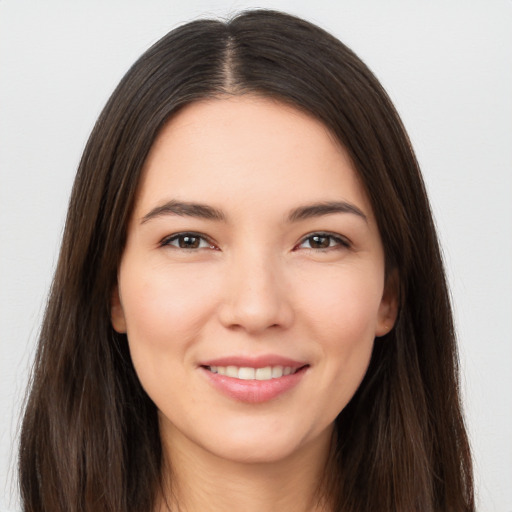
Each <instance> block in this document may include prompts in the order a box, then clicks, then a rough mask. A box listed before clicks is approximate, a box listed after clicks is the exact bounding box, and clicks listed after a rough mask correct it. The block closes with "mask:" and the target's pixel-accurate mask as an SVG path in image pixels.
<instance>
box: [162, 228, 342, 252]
mask: <svg viewBox="0 0 512 512" xmlns="http://www.w3.org/2000/svg"><path fill="white" fill-rule="evenodd" d="M186 238H191V239H194V240H198V241H199V245H198V246H197V247H180V246H179V245H174V244H172V242H176V241H177V242H178V244H179V243H180V239H186ZM315 238H319V239H328V243H329V245H328V246H327V247H305V249H308V250H311V251H328V250H335V249H337V248H338V249H339V248H340V247H341V248H347V249H348V248H350V247H351V244H350V242H349V241H348V240H347V239H346V238H344V237H341V236H339V235H335V234H333V233H325V232H316V233H311V234H308V235H307V236H305V237H304V238H302V240H301V241H300V242H299V243H298V244H297V245H296V246H295V247H294V248H293V250H294V251H295V250H297V249H299V248H300V247H301V246H302V245H303V244H305V243H306V242H308V241H309V243H310V244H311V243H312V241H313V240H314V239H315ZM332 242H334V244H333V243H332ZM201 244H203V245H202V246H201ZM160 246H161V247H166V246H171V247H174V248H176V249H181V250H184V251H190V250H197V249H214V250H217V249H218V248H217V246H216V245H215V244H213V243H212V242H211V241H210V240H209V239H208V238H207V237H206V236H205V235H202V234H201V233H195V232H184V233H175V234H173V235H170V236H167V237H165V238H163V239H162V240H161V242H160Z"/></svg>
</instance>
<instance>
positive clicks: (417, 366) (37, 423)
mask: <svg viewBox="0 0 512 512" xmlns="http://www.w3.org/2000/svg"><path fill="white" fill-rule="evenodd" d="M245 93H252V94H259V95H263V96H266V97H272V98H275V99H277V100H279V101H282V102H286V103H287V104H290V105H292V106H294V107H295V108H298V109H301V110H303V111H305V112H308V113H310V114H311V115H313V116H315V117H316V118H317V119H319V120H321V121H322V122H323V123H324V124H325V125H326V126H327V127H328V128H329V129H330V131H331V132H332V133H333V134H334V135H335V136H336V137H337V138H338V140H339V141H340V143H341V144H342V145H343V146H344V147H345V148H346V149H347V150H348V152H349V153H350V155H351V157H352V159H353V162H354V164H355V167H356V170H357V171H358V173H359V176H360V178H361V181H362V183H363V185H364V187H365V188H366V191H367V194H368V197H369V198H370V201H371V204H372V207H373V210H374V213H375V217H376V219H377V221H378V226H379V230H380V234H381V237H382V241H383V245H384V250H385V256H386V267H387V269H388V271H389V270H391V269H395V270H394V271H395V272H396V273H397V275H398V279H399V283H400V284H399V288H400V312H399V317H398V320H397V323H396V325H395V328H394V329H393V330H392V331H391V332H390V333H389V334H387V335H386V336H384V337H383V338H380V339H379V340H376V342H375V347H374V352H373V355H372V359H371V362H370V366H369V369H368V372H367V374H366V377H365V379H364V380H363V382H362V384H361V386H360V388H359V390H358V391H357V393H356V394H355V396H354V397H353V399H352V400H351V402H350V403H349V404H348V406H347V407H346V408H345V409H344V410H343V411H342V412H341V414H340V415H339V417H338V418H337V420H336V427H337V428H336V429H335V438H334V439H333V445H332V452H331V458H330V462H329V466H328V468H326V475H327V480H326V482H325V484H326V488H327V490H328V493H329V496H330V499H331V502H332V503H333V510H335V511H337V512H338V511H339V512H342V511H343V512H355V511H359V512H363V511H364V512H369V511H381V512H382V511H399V512H411V511H415V512H420V511H421V512H427V511H430V512H434V511H435V512H441V511H452V512H455V511H472V510H474V500H473V482H472V469H471V459H470V452H469V446H468V440H467V436H466V432H465V427H464V422H463V417H462V414H461V405H460V396H459V389H458V368H457V352H456V344H455V337H454V331H453V322H452V315H451V309H450V301H449V295H448V291H447V286H446V281H445V275H444V270H443V264H442V259H441V256H440V251H439V246H438V241H437V238H436V233H435V229H434V224H433V221H432V216H431V212H430V208H429V203H428V199H427V196H426V193H425V188H424V185H423V182H422V178H421V175H420V171H419V168H418V164H417V161H416V159H415V156H414V153H413V151H412V148H411V145H410V143H409V140H408V137H407V135H406V133H405V130H404V128H403V126H402V124H401V122H400V119H399V117H398V115H397V113H396V111H395V110H394V108H393V106H392V104H391V102H390V100H389V98H388V96H387V95H386V93H385V92H384V90H383V89H382V87H381V85H380V84H379V82H378V81H377V80H376V79H375V77H374V76H373V75H372V73H371V72H370V71H369V70H368V68H367V67H366V66H365V65H364V64H363V63H362V62H361V60H360V59H359V58H358V57H357V56H356V55H354V53H353V52H352V51H351V50H349V49H348V48H347V47H346V46H344V45H343V44H342V43H341V42H339V41H338V40H337V39H335V38H334V37H333V36H331V35H330V34H328V33H326V32H325V31H323V30H322V29H320V28H318V27H316V26H314V25H312V24H310V23H308V22H305V21H303V20H300V19H298V18H295V17H292V16H289V15H286V14H283V13H279V12H274V11H265V10H257V11H250V12H246V13H242V14H240V15H238V16H236V17H234V18H233V19H231V20H230V21H228V22H221V21H214V20H200V21H194V22H192V23H189V24H187V25H184V26H182V27H179V28H177V29H176V30H173V31H172V32H170V33H169V34H168V35H166V36H165V37H164V38H162V39H161V40H160V41H159V42H157V43H156V44H155V45H154V46H153V47H151V48H150V49H149V50H148V51H147V52H146V53H145V54H144V55H143V56H142V57H141V58H140V59H139V60H138V61H137V62H136V63H135V64H134V65H133V67H132V68H131V69H130V70H129V71H128V73H127V74H126V75H125V77H124V78H123V80H122V81H121V83H120V84H119V86H118V87H117V89H116V90H115V91H114V93H113V95H112V97H111V98H110V100H109V101H108V103H107V105H106V107H105V109H104V110H103V112H102V114H101V116H100V118H99V119H98V121H97V124H96V126H95V127H94V130H93V132H92V134H91V136H90V139H89V141H88V144H87V146H86V149H85V151H84V154H83V157H82V160H81V162H80V166H79V169H78V173H77V176H76V181H75V184H74V187H73V192H72V196H71V200H70V205H69V211H68V217H67V221H66V227H65V232H64V237H63V242H62V249H61V253H60V257H59V262H58V266H57V270H56V274H55V278H54V282H53V285H52V289H51V293H50V297H49V302H48V306H47V310H46V314H45V319H44V323H43V326H42V330H41V335H40V339H39V346H38V351H37V355H36V360H35V365H34V370H33V376H32V381H31V390H30V394H29V396H28V401H27V406H26V411H25V416H24V420H23V425H22V431H21V444H20V456H19V475H20V488H21V496H22V501H23V504H24V510H25V511H26V512H32V511H34V512H36V511H37V512H43V511H44V512H128V511H129V510H130V511H133V510H135V511H137V512H151V511H152V510H153V508H154V506H155V498H156V495H157V493H158V491H159V486H160V485H161V481H160V479H161V469H162V448H161V444H160V438H159V431H158V422H157V414H156V408H155V405H154V404H153V403H152V402H151V400H150V399H149V398H148V396H147V395H146V393H145V392H144V391H143V389H142V387H141V385H140V383H139V381H138V379H137V376H136V374H135V371H134V368H133V365H132V363H131V360H130V356H129V352H128V346H127V340H126V336H125V335H122V334H118V333H116V332H115V331H114V330H113V329H112V326H111V324H110V297H111V293H112V290H113V288H114V287H115V285H116V275H117V269H118V265H119V262H120V259H121V255H122V252H123V248H124V244H125V238H126V229H127V221H128V218H129V216H130V214H131V211H132V208H133V203H134V196H135V193H136V190H137V186H138V182H139V178H140V174H141V169H142V167H143V164H144V161H145V159H146V156H147V154H148V151H149V149H150V147H151V145H152V143H153V141H154V140H155V138H156V136H157V134H158V133H159V131H160V129H161V128H162V126H163V125H164V124H165V123H166V121H168V120H169V118H170V116H172V115H173V114H174V113H175V112H177V110H178V109H180V107H182V106H184V105H186V104H188V103H190V102H193V101H197V100H199V99H204V98H208V97H214V96H219V95H225V94H236V95H240V94H245Z"/></svg>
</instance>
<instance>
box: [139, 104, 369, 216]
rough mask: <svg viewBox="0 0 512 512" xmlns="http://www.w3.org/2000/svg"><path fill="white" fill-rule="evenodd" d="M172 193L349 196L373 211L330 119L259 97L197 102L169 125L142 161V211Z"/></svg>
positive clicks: (246, 200) (229, 197) (268, 203)
mask: <svg viewBox="0 0 512 512" xmlns="http://www.w3.org/2000/svg"><path fill="white" fill-rule="evenodd" d="M168 195H170V196H172V198H177V199H179V200H181V199H183V200H190V199H193V200H197V201H201V202H207V203H211V202H213V203H215V204H216V206H224V207H229V206H230V205H231V206H236V205H238V207H240V206H241V205H245V206H247V207H249V206H255V207H256V206H258V207H260V208H262V209H263V208H264V209H269V208H271V207H274V206H276V207H282V208H286V207H290V208H291V207H293V206H294V203H303V202H312V201H336V200H350V201H352V202H355V203H357V204H358V205H359V206H360V207H362V208H364V209H365V210H367V212H368V213H371V211H370V210H371V208H370V206H369V204H368V200H367V197H366V194H365V192H364V188H363V186H362V185H361V183H360V180H359V178H358V175H357V172H356V170H355V168H354V166H353V163H352V161H351V159H350V157H349V155H348V153H347V152H346V150H345V149H344V148H343V147H342V146H341V145H340V144H339V143H338V141H337V140H336V139H335V138H334V137H333V136H332V134H331V133H330V132H329V130H328V129H327V128H326V127H325V125H324V124H323V123H321V122H320V121H318V120H317V119H315V118H313V117H312V116H309V115H307V114H305V113H303V112H301V111H299V110H298V109H295V108H293V107H290V106H288V105H285V104H283V103H280V102H277V101H274V100H271V99H266V98H262V97H258V96H254V95H246V96H237V97H222V98H217V99H209V100H205V101H200V102H196V103H192V104H190V105H188V106H186V107H184V108H183V109H182V110H180V111H179V112H178V113H177V114H176V115H175V116H174V117H173V118H172V119H171V120H170V121H169V122H168V123H167V124H166V125H165V126H164V128H163V129H162V131H161V132H160V134H159V136H158V137H157V139H156V141H155V142H154V144H153V147H152V148H151V151H150V153H149V155H148V158H147V160H146V163H145V166H144V170H143V175H142V179H141V183H140V186H139V194H138V201H137V209H140V208H147V207H149V206H150V204H151V203H155V202H158V201H159V200H163V199H166V197H165V196H168ZM191 196H193V197H191Z"/></svg>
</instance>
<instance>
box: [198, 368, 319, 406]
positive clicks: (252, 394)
mask: <svg viewBox="0 0 512 512" xmlns="http://www.w3.org/2000/svg"><path fill="white" fill-rule="evenodd" d="M229 363H231V364H229ZM235 363H238V364H235ZM251 363H252V364H251ZM277 363H281V364H277ZM309 367H310V365H309V364H304V363H298V362H296V361H292V360H288V359H282V358H277V360H276V358H274V361H269V359H268V358H266V360H265V361H262V360H260V361H257V360H252V361H248V360H247V359H245V360H244V359H238V360H237V361H234V360H233V359H232V358H230V360H229V361H228V360H217V361H209V362H208V363H207V364H202V365H200V369H201V370H202V372H203V374H204V376H205V377H207V381H209V382H210V384H211V385H212V386H213V387H214V388H215V389H217V391H220V392H221V393H222V394H223V395H225V396H227V397H228V398H230V399H234V400H236V401H238V402H245V403H247V404H258V403H263V402H268V401H271V400H273V399H276V398H277V397H280V396H282V395H285V394H287V392H289V391H290V390H292V389H293V388H295V387H296V386H298V385H299V383H300V382H301V381H302V379H303V378H304V376H305V375H306V373H307V369H308V368H309Z"/></svg>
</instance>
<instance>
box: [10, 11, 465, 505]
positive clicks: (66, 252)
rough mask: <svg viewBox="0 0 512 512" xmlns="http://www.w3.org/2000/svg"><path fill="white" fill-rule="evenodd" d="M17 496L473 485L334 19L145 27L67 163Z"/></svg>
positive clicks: (418, 223)
mask: <svg viewBox="0 0 512 512" xmlns="http://www.w3.org/2000/svg"><path fill="white" fill-rule="evenodd" d="M20 482H21V490H22V499H23V501H24V505H25V510H27V511H28V510H34V511H35V510H38V511H39V510H44V511H52V512H57V511H95V512H98V511H128V510H137V511H148V512H150V511H151V512H154V511H166V510H187V511H194V510H225V509H226V508H228V507H230V508H235V509H237V510H247V511H250V510H253V509H255V510H256V508H257V509H258V510H273V509H277V508H278V507H279V509H285V510H297V511H300V510H305V511H306V510H307V511H311V510H315V511H317V512H319V511H322V512H324V511H325V512H326V511H329V512H331V511H370V510H379V511H382V510H396V511H412V510H417V511H442V510H461V511H462V510H464V511H466V510H473V509H474V504H473V491H472V471H471V461H470V454H469V448H468V442H467V437H466V433H465V429H464V423H463V419H462V414H461V409H460V402H459V394H458V383H457V355H456V346H455V341H454V334H453V325H452V318H451V312H450V304H449V299H448V293H447V288H446V282H445V277H444V272H443V267H442V261H441V257H440V253H439V247H438V243H437V239H436V234H435V230H434V226H433V222H432V218H431V214H430V210H429V205H428V200H427V198H426V194H425V190H424V187H423V183H422V180H421V176H420V173H419V169H418V165H417V162H416V160H415V158H414V154H413V152H412V149H411V147H410V144H409V141H408V139H407V135H406V133H405V131H404V129H403V127H402V125H401V123H400V120H399V118H398V116H397V114H396V112H395V111H394V109H393V107H392V105H391V103H390V101H389V99H388V98H387V96H386V94H385V92H384V91H383V90H382V88H381V86H380V85H379V83H378V82H377V81H376V79H375V78H374V77H373V75H372V74H371V72H370V71H369V70H368V69H367V68H366V67H365V66H364V64H363V63H362V62H361V61H360V60H359V59H358V58H357V57H356V56H355V55H354V54H353V53H352V52H351V51H350V50H349V49H347V48H346V47H345V46H344V45H343V44H341V43H340V42H339V41H338V40H336V39H334V38H333V37H332V36H330V35H329V34H327V33H325V32H324V31H322V30H321V29H319V28H317V27H315V26H313V25H311V24H309V23H307V22H305V21H302V20H299V19H297V18H294V17H291V16H288V15H285V14H282V13H277V12H270V11H253V12H248V13H245V14H242V15H239V16H237V17H235V18H233V19H232V20H231V21H229V22H228V23H222V22H219V21H197V22H193V23H190V24H188V25H185V26H183V27H180V28H178V29H176V30H174V31H172V32H171V33H169V34H168V35H167V36H166V37H164V38H163V39H162V40H160V41H159V42H158V43H156V44H155V45H154V46H153V47H152V48H150V49H149V50H148V51H147V52H146V53H145V54H144V55H143V56H142V57H141V58H140V59H139V60H138V61H137V63H136V64H135V65H134V66H133V67H132V69H130V71H129V72H128V73H127V75H126V76H125V77H124V79H123V80H122V81H121V83H120V85H119V86H118V88H117V89H116V91H115V92H114V94H113V95H112V97H111V99H110V101H109V102H108V104H107V106H106V107H105V109H104V111H103V113H102V114H101V116H100V118H99V120H98V122H97V125H96V126H95V128H94V130H93V133H92V135H91V137H90V140H89V143H88V145H87V147H86V149H85V152H84V155H83V158H82V161H81V164H80V167H79V170H78V174H77V177H76V181H75V185H74V189H73V193H72V198H71V202H70V208H69V213H68V219H67V222H66V229H65V233H64V239H63V245H62V250H61V255H60V259H59V264H58V267H57V271H56V275H55V280H54V284H53V287H52V292H51V296H50V301H49V305H48V309H47V312H46V316H45V321H44V325H43V329H42V332H41V338H40V343H39V349H38V353H37V357H36V365H35V370H34V376H33V382H32V390H31V393H30V397H29V401H28V404H27V409H26V413H25V418H24V422H23V428H22V436H21V448H20Z"/></svg>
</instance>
